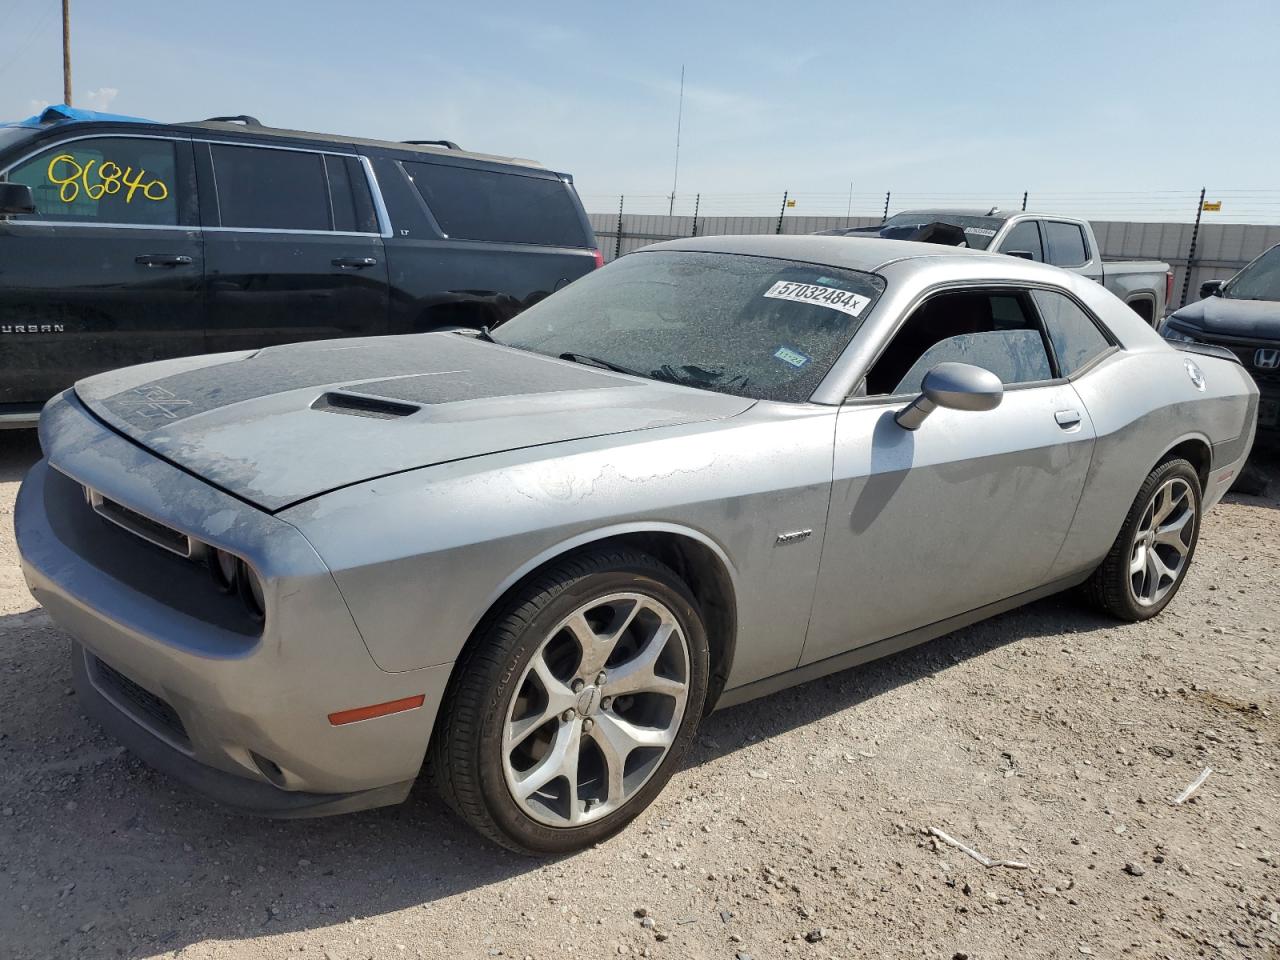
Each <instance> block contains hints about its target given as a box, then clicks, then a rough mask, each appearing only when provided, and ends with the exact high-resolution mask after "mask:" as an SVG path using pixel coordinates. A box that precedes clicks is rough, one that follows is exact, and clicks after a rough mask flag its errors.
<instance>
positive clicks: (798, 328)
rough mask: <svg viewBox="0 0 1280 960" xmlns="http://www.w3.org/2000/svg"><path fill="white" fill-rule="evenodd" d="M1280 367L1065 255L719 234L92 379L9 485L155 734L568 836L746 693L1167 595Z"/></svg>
mask: <svg viewBox="0 0 1280 960" xmlns="http://www.w3.org/2000/svg"><path fill="white" fill-rule="evenodd" d="M1257 400H1258V392H1257V388H1256V387H1255V385H1254V383H1253V381H1252V380H1251V379H1250V377H1249V376H1248V374H1247V373H1245V371H1244V370H1243V369H1242V368H1241V367H1240V365H1239V364H1238V363H1236V362H1235V360H1234V358H1233V357H1232V355H1230V354H1229V353H1227V352H1225V351H1220V350H1217V349H1216V348H1213V347H1205V346H1201V345H1187V347H1186V348H1184V349H1177V348H1175V347H1174V346H1171V345H1170V344H1169V343H1167V342H1166V341H1164V340H1163V339H1161V338H1160V337H1159V336H1158V335H1157V334H1156V333H1155V332H1154V331H1153V330H1151V329H1150V328H1149V327H1148V326H1146V325H1145V324H1144V323H1143V322H1142V321H1141V320H1140V319H1139V318H1138V317H1137V315H1135V314H1134V313H1133V312H1132V311H1131V310H1129V309H1128V308H1127V307H1126V306H1125V305H1124V304H1123V303H1121V302H1120V301H1119V300H1117V299H1116V298H1115V297H1114V296H1112V295H1111V294H1110V293H1108V292H1107V291H1106V290H1104V289H1103V288H1101V287H1100V286H1098V285H1097V284H1094V283H1091V282H1090V281H1088V280H1085V279H1083V278H1081V277H1078V276H1075V275H1074V274H1071V273H1067V272H1065V271H1061V270H1058V269H1055V268H1053V267H1048V266H1044V265H1042V264H1038V263H1031V262H1027V261H1024V260H1019V259H1015V258H1011V257H1005V256H1000V255H992V254H984V253H980V252H975V251H968V250H963V249H952V248H940V247H937V246H933V245H923V244H914V243H906V242H899V241H886V240H874V239H867V240H863V239H846V238H840V237H800V236H794V237H793V236H776V237H718V238H716V237H700V238H696V239H690V240H681V241H675V242H671V243H662V244H657V245H655V246H652V247H648V248H646V249H645V250H643V251H641V252H638V253H635V254H633V255H630V256H627V257H624V258H622V259H620V260H618V261H617V262H615V263H613V264H611V265H610V266H608V267H606V268H605V269H603V270H600V271H597V272H596V273H593V274H591V275H590V276H587V277H584V278H582V279H581V280H578V281H577V282H575V283H574V284H572V285H571V286H569V287H567V288H565V289H564V290H562V291H560V292H559V293H556V294H555V295H554V296H552V297H550V298H549V299H547V300H545V301H543V302H542V303H540V304H538V305H536V306H534V307H532V308H530V309H528V310H526V311H525V312H524V313H522V314H520V315H519V316H517V317H515V318H514V319H512V320H510V321H509V322H507V323H505V324H503V325H502V326H501V327H499V328H497V329H496V330H494V331H492V332H489V331H480V332H479V333H478V334H477V333H476V332H474V331H472V332H470V333H469V334H464V333H459V332H440V333H431V334H423V335H417V336H407V337H389V338H372V339H365V340H343V341H334V342H314V343H303V344H296V345H291V346H279V347H271V348H268V349H264V350H258V351H253V352H242V353H226V354H220V355H215V356H203V357H193V358H188V359H180V360H170V361H164V362H161V363H154V364H148V365H145V366H139V367H132V368H128V369H124V370H118V371H115V372H112V373H107V374H103V375H100V376H96V377H92V378H89V379H87V380H83V381H81V382H80V383H78V384H76V385H75V387H74V388H73V389H71V390H68V391H67V392H65V393H63V394H62V395H61V396H59V397H56V398H55V399H54V400H52V401H51V402H50V403H49V405H48V406H47V407H46V408H45V411H44V414H43V416H42V417H41V420H40V441H41V446H42V450H43V455H44V457H43V459H42V460H40V461H39V462H38V463H37V464H36V465H35V466H34V467H33V468H32V470H31V472H30V474H29V475H28V476H27V478H26V480H25V482H24V483H23V485H22V489H21V492H20V493H19V495H18V500H17V506H16V512H15V517H14V521H15V526H16V529H17V542H18V546H19V550H20V552H21V557H22V563H23V568H24V571H25V575H26V579H27V583H28V584H29V585H30V588H31V591H32V593H33V594H34V595H35V597H36V598H37V599H38V600H39V601H40V602H41V603H42V604H43V605H44V606H45V608H46V609H47V610H48V612H49V614H50V615H51V616H52V618H53V619H54V621H55V622H56V623H57V624H59V625H60V626H61V627H62V628H63V629H64V630H65V631H66V633H67V634H69V635H70V636H71V638H72V640H73V644H72V656H73V661H74V662H73V668H74V673H75V677H76V684H77V689H78V692H79V695H80V697H81V698H82V703H83V706H84V708H85V709H86V711H87V712H89V713H91V714H92V715H93V716H95V717H96V718H97V719H98V720H99V721H100V722H101V723H102V724H103V725H104V726H105V727H106V728H107V729H108V730H109V731H111V732H112V733H113V734H114V735H115V736H116V737H118V738H119V739H120V740H121V741H122V742H123V743H125V744H126V745H128V746H129V747H130V748H131V749H132V750H133V751H134V752H136V753H137V754H139V755H140V756H141V757H142V758H143V759H145V760H146V761H148V762H149V763H151V764H153V765H154V766H156V767H158V768H160V769H162V770H165V771H167V772H168V773H170V774H171V775H172V776H173V777H175V778H176V779H178V780H180V781H183V782H185V783H186V784H188V785H190V786H192V787H194V788H195V789H197V790H198V791H201V792H203V793H204V794H206V795H208V796H211V797H213V798H215V799H218V800H220V801H223V802H224V803H227V804H231V805H233V806H235V807H238V808H240V809H244V810H249V811H254V812H258V813H265V814H269V815H274V816H286V817H294V816H308V815H318V814H328V813H338V812H342V811H351V810H359V809H364V808H368V807H374V806H378V805H382V804H390V803H395V802H397V801H400V800H402V799H404V798H405V797H406V795H407V794H408V793H409V790H410V787H411V785H412V784H413V783H414V781H415V780H416V778H417V777H418V775H419V773H420V772H422V771H425V772H426V773H427V774H428V775H429V776H430V778H431V780H432V781H433V782H434V783H435V785H436V786H437V788H438V789H439V790H440V792H441V793H442V794H443V796H444V797H445V798H446V799H447V801H448V802H449V803H450V804H451V805H452V807H453V808H454V809H455V810H456V811H457V812H458V814H459V815H460V816H461V817H462V818H463V819H465V820H466V821H467V822H468V823H470V824H471V825H472V826H474V827H475V828H476V829H477V830H479V831H480V832H481V833H483V834H484V835H485V836H487V837H490V838H492V839H493V840H495V841H497V842H498V843H500V844H504V845H505V846H507V847H510V848H512V849H514V850H518V851H522V852H525V853H530V854H554V853H561V852H565V851H569V850H573V849H576V848H579V847H583V846H585V845H588V844H591V843H595V842H597V841H599V840H601V839H603V838H605V837H607V836H609V835H611V834H613V833H614V832H616V831H618V830H619V829H621V828H622V827H623V826H624V825H625V824H627V823H628V822H629V821H630V820H631V819H632V818H634V817H635V816H636V815H637V814H638V813H639V812H640V811H642V810H643V809H644V808H645V807H646V806H647V805H648V804H649V803H650V802H652V801H653V799H654V798H655V796H657V794H658V793H659V791H661V790H662V788H663V786H664V785H665V783H666V782H667V780H668V779H669V778H670V777H671V775H672V773H673V771H674V770H675V769H677V768H678V767H679V765H680V763H681V760H682V758H683V756H684V755H685V752H686V750H687V749H688V747H689V744H690V742H691V740H692V738H693V736H694V733H695V729H696V727H697V724H698V722H699V720H700V718H701V717H703V716H704V715H705V714H707V713H708V712H709V711H711V710H713V709H716V708H720V707H726V706H729V705H731V704H737V703H742V702H743V701H745V700H748V699H750V698H752V697H759V696H762V695H765V694H768V693H770V692H772V691H775V690H778V689H780V688H782V687H786V686H789V685H792V684H796V683H801V682H804V681H806V680H810V679H812V678H814V677H818V676H822V675H824V674H829V673H832V672H833V671H837V670H845V669H848V668H850V667H853V666H856V665H858V664H862V663H864V662H866V661H869V660H872V659H874V658H877V657H882V656H885V655H886V654H890V653H893V652H895V651H898V650H902V649H904V648H906V647H909V646H911V645H913V644H917V643H920V642H922V641H926V640H929V639H931V638H934V637H937V636H939V635H941V634H945V633H947V632H949V631H951V630H955V629H956V628H958V627H961V626H964V625H966V624H969V623H972V622H974V621H976V620H979V619H981V618H984V617H989V616H992V615H993V614H996V613H999V612H1001V611H1003V610H1008V609H1010V608H1012V607H1015V606H1017V605H1019V604H1024V603H1027V602H1028V601H1031V600H1035V599H1036V598H1038V597H1043V596H1045V595H1047V594H1052V593H1055V592H1058V591H1062V590H1066V589H1068V588H1072V587H1083V591H1082V592H1083V593H1084V595H1085V596H1086V597H1088V598H1091V599H1092V600H1093V602H1095V603H1096V604H1098V605H1099V606H1100V607H1101V608H1102V609H1104V610H1106V611H1109V612H1110V613H1112V614H1114V615H1115V616H1117V617H1119V618H1121V619H1123V620H1130V621H1134V620H1142V619H1146V618H1148V617H1153V616H1155V615H1156V614H1158V613H1159V612H1160V611H1161V610H1162V609H1163V608H1164V607H1165V606H1166V605H1167V604H1168V603H1169V601H1170V600H1171V599H1172V598H1173V597H1174V595H1175V594H1176V593H1177V591H1178V588H1179V586H1180V585H1181V583H1182V582H1183V580H1184V579H1185V577H1186V576H1187V571H1188V568H1189V567H1190V564H1191V560H1192V557H1193V555H1194V553H1195V549H1196V541H1197V537H1198V535H1199V530H1200V523H1201V518H1202V517H1203V515H1204V512H1205V511H1206V510H1207V509H1209V508H1210V507H1211V506H1213V505H1214V504H1215V503H1216V502H1217V501H1218V500H1219V499H1220V498H1221V497H1222V495H1223V494H1224V492H1225V491H1226V490H1227V488H1228V487H1229V486H1230V485H1231V483H1232V480H1233V478H1234V477H1235V476H1236V473H1237V471H1238V470H1239V469H1240V467H1241V465H1242V464H1243V463H1244V461H1245V458H1246V457H1247V456H1248V454H1249V450H1250V447H1251V445H1252V443H1253V436H1254V429H1255V421H1256V417H1257Z"/></svg>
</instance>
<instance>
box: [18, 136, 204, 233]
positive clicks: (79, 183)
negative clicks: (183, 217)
mask: <svg viewBox="0 0 1280 960" xmlns="http://www.w3.org/2000/svg"><path fill="white" fill-rule="evenodd" d="M7 178H8V179H9V180H11V181H13V182H14V183H25V184H26V185H27V186H29V187H30V188H31V192H32V194H34V195H35V201H36V213H35V215H34V216H31V217H24V218H22V219H30V220H52V221H59V220H64V221H78V222H86V223H101V224H104V225H105V224H117V223H118V224H137V225H154V226H173V225H176V224H177V223H178V209H179V206H178V194H179V185H178V182H177V179H178V177H177V156H176V151H175V146H174V143H173V141H171V140H153V139H143V138H133V137H93V138H91V139H86V140H73V141H71V142H69V143H63V144H59V145H56V146H53V147H50V148H49V149H47V150H44V151H42V152H41V153H38V154H36V155H35V156H34V157H31V158H30V159H28V160H24V161H23V162H22V163H20V164H19V165H18V166H16V167H14V168H13V169H12V170H10V171H9V173H8V176H7Z"/></svg>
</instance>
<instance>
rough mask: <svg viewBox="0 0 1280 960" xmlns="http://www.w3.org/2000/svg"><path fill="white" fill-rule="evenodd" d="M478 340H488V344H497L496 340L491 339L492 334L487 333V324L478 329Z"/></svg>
mask: <svg viewBox="0 0 1280 960" xmlns="http://www.w3.org/2000/svg"><path fill="white" fill-rule="evenodd" d="M479 339H481V340H488V341H489V342H490V343H497V342H498V341H497V340H495V339H493V334H492V333H490V332H489V325H488V324H487V323H486V324H484V325H483V326H481V327H480V337H479Z"/></svg>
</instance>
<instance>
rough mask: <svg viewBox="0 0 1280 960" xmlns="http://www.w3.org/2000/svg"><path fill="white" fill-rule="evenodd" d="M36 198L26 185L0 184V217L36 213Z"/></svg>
mask: <svg viewBox="0 0 1280 960" xmlns="http://www.w3.org/2000/svg"><path fill="white" fill-rule="evenodd" d="M35 212H36V198H35V197H34V196H32V194H31V188H30V187H28V186H27V185H26V184H25V183H0V217H10V216H13V215H14V214H23V213H35Z"/></svg>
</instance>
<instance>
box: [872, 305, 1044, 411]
mask: <svg viewBox="0 0 1280 960" xmlns="http://www.w3.org/2000/svg"><path fill="white" fill-rule="evenodd" d="M947 360H953V361H956V362H959V363H971V364H973V365H974V366H978V367H983V368H985V369H987V370H990V371H991V372H992V373H994V374H996V376H998V377H999V378H1000V379H1001V381H1003V382H1004V383H1005V384H1016V383H1035V382H1037V381H1040V380H1050V379H1052V378H1053V367H1052V364H1050V362H1049V354H1048V351H1047V349H1046V347H1045V342H1044V336H1043V334H1042V333H1041V330H1040V326H1039V324H1038V323H1037V322H1036V320H1035V318H1034V313H1033V311H1031V310H1030V309H1028V303H1027V300H1026V299H1025V297H1024V295H1022V294H1018V293H1009V292H987V291H974V290H965V291H960V292H956V293H942V294H938V295H937V296H934V297H930V298H929V299H928V300H926V301H925V302H924V303H923V304H921V305H920V306H919V307H917V308H916V310H915V312H914V313H912V314H911V316H909V317H908V318H907V320H906V322H905V323H904V324H903V325H902V327H901V328H900V329H899V330H898V332H897V333H896V334H895V335H894V337H893V339H892V340H891V341H889V346H888V347H886V348H885V351H884V353H883V354H881V355H880V359H878V360H877V361H876V362H875V365H874V366H873V367H872V368H871V372H870V373H869V374H867V394H868V395H869V396H896V395H898V394H906V393H919V392H920V385H921V383H922V382H923V381H924V375H925V374H926V373H928V372H929V371H930V370H931V369H932V368H933V367H935V366H937V365H938V364H939V363H943V362H944V361H947Z"/></svg>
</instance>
